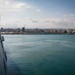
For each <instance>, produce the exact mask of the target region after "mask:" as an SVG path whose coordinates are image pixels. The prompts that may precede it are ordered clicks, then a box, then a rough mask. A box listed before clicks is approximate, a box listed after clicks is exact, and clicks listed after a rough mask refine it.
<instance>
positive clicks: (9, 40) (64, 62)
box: [4, 35, 75, 75]
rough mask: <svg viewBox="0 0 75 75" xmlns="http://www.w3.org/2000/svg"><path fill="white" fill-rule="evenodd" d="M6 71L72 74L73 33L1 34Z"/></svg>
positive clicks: (74, 69)
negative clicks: (2, 35)
mask: <svg viewBox="0 0 75 75" xmlns="http://www.w3.org/2000/svg"><path fill="white" fill-rule="evenodd" d="M4 37H5V42H4V45H5V47H6V51H7V55H8V71H9V75H75V35H4Z"/></svg>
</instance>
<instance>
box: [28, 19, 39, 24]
mask: <svg viewBox="0 0 75 75" xmlns="http://www.w3.org/2000/svg"><path fill="white" fill-rule="evenodd" d="M29 20H30V21H31V22H33V23H39V22H40V21H38V20H35V19H34V20H33V19H32V18H29Z"/></svg>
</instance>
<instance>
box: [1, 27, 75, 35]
mask: <svg viewBox="0 0 75 75" xmlns="http://www.w3.org/2000/svg"><path fill="white" fill-rule="evenodd" d="M0 32H1V34H75V29H61V28H58V29H57V28H52V29H38V28H35V29H26V28H25V27H22V28H1V29H0Z"/></svg>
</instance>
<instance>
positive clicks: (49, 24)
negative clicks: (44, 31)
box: [0, 0, 75, 29]
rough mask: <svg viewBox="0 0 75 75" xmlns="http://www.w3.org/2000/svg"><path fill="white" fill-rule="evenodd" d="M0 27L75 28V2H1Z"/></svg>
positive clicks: (16, 0) (28, 0) (44, 0)
mask: <svg viewBox="0 0 75 75" xmlns="http://www.w3.org/2000/svg"><path fill="white" fill-rule="evenodd" d="M0 16H1V18H0V27H4V28H19V27H20V28H21V27H26V28H73V29H74V28H75V0H0Z"/></svg>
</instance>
